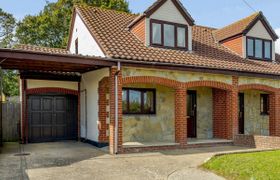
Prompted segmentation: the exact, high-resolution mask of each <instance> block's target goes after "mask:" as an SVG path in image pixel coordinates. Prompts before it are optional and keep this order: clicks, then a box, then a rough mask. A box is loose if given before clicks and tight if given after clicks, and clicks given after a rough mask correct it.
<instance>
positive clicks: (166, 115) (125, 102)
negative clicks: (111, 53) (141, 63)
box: [119, 81, 233, 152]
mask: <svg viewBox="0 0 280 180" xmlns="http://www.w3.org/2000/svg"><path fill="white" fill-rule="evenodd" d="M123 82H124V84H123V86H122V124H121V125H122V128H121V130H122V131H121V134H122V137H121V140H122V144H121V147H122V149H123V151H125V152H126V151H127V149H130V148H134V149H135V148H139V149H141V148H143V149H150V150H157V149H173V148H186V147H205V146H207V147H208V146H217V145H220V144H221V145H232V143H233V141H232V136H231V130H230V122H231V121H230V120H229V119H230V118H231V116H230V114H229V113H228V114H227V112H230V109H229V105H230V101H229V97H230V96H229V95H230V93H231V90H230V89H229V88H228V87H227V86H224V85H222V84H220V85H218V84H219V83H218V84H215V83H211V82H203V81H201V82H197V83H193V84H188V83H186V84H184V88H180V89H178V88H176V87H172V86H170V85H169V84H168V81H166V82H163V83H162V84H161V83H158V81H153V83H143V82H142V83H126V82H125V81H123ZM227 100H228V101H227ZM227 102H228V103H227ZM143 108H144V111H142V110H143ZM145 108H146V109H145ZM224 115H225V116H224ZM222 116H224V117H222ZM119 134H120V132H119ZM139 151H140V150H139Z"/></svg>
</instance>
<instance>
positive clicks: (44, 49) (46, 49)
mask: <svg viewBox="0 0 280 180" xmlns="http://www.w3.org/2000/svg"><path fill="white" fill-rule="evenodd" d="M14 48H15V49H20V50H25V51H32V52H44V53H49V54H70V53H69V51H67V50H66V49H60V48H49V47H41V46H34V45H26V44H18V45H16V46H15V47H14Z"/></svg>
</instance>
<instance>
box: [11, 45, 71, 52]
mask: <svg viewBox="0 0 280 180" xmlns="http://www.w3.org/2000/svg"><path fill="white" fill-rule="evenodd" d="M19 46H30V47H38V48H49V49H57V50H65V51H68V50H67V49H66V48H57V47H48V46H38V45H34V44H16V45H14V48H16V47H19Z"/></svg>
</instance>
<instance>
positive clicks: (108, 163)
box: [0, 141, 244, 180]
mask: <svg viewBox="0 0 280 180" xmlns="http://www.w3.org/2000/svg"><path fill="white" fill-rule="evenodd" d="M240 150H244V148H240V147H234V146H222V147H211V148H198V149H188V150H173V151H163V152H157V153H142V154H124V155H117V156H112V155H109V154H107V153H106V152H104V151H100V150H99V149H97V148H95V147H93V146H91V145H88V144H84V143H79V142H72V141H70V142H59V143H40V144H29V145H18V144H15V143H13V144H6V145H5V147H4V148H3V149H2V153H1V154H0V177H1V179H31V180H33V179H34V180H37V179H40V180H45V179H50V180H53V179H55V180H56V179H58V180H60V179H61V180H64V179H67V180H71V179H79V180H83V179H100V180H103V179H104V180H105V179H106V180H107V179H114V180H116V179H122V180H123V179H124V180H125V179H127V180H133V179H135V180H138V179H141V180H142V179H145V180H146V179H170V180H173V179H176V180H177V179H184V180H185V179H190V180H194V179H195V180H200V179H203V180H204V179H207V180H212V179H213V180H216V179H217V180H219V179H223V178H221V177H219V176H217V175H215V174H213V173H211V172H206V171H203V170H201V169H199V168H198V166H199V165H200V164H202V163H203V162H204V161H205V160H206V159H208V158H210V157H212V156H213V155H214V154H215V153H222V152H230V151H240ZM19 152H25V153H30V155H28V156H14V154H16V153H19Z"/></svg>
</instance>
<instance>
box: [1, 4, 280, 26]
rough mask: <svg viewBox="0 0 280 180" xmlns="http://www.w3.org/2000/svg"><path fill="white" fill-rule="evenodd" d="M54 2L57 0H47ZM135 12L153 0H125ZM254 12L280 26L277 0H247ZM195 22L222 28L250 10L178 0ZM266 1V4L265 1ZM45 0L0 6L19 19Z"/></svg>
mask: <svg viewBox="0 0 280 180" xmlns="http://www.w3.org/2000/svg"><path fill="white" fill-rule="evenodd" d="M49 1H50V2H54V1H56V0H49ZM128 1H129V3H130V9H131V10H132V12H134V13H141V12H143V11H144V10H145V9H146V8H147V7H148V6H149V5H151V3H152V2H153V1H152V0H128ZM247 1H248V2H249V3H250V4H251V5H252V7H254V8H255V9H256V10H257V11H259V10H261V11H263V12H264V14H265V16H266V17H267V19H268V20H269V21H270V23H271V25H272V27H273V28H275V29H278V28H280V18H279V13H277V12H279V7H280V1H279V0H269V1H268V0H266V1H265V0H247ZM181 2H182V3H183V4H184V6H185V7H186V8H187V10H188V11H189V12H190V14H191V15H192V16H193V18H194V19H195V21H196V24H199V25H205V26H212V27H217V28H219V27H222V26H225V25H227V24H229V23H231V22H234V21H236V20H238V19H241V18H243V17H245V16H248V15H250V14H252V13H253V11H252V10H251V9H250V8H249V7H247V6H246V5H245V4H244V2H243V1H242V0H181ZM268 2H269V3H268ZM45 3H46V0H0V7H1V8H2V9H4V10H5V11H7V12H10V13H12V14H14V16H15V17H16V18H17V19H22V18H23V17H24V16H25V15H27V14H36V13H38V12H39V11H40V10H41V9H43V7H44V5H45Z"/></svg>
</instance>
